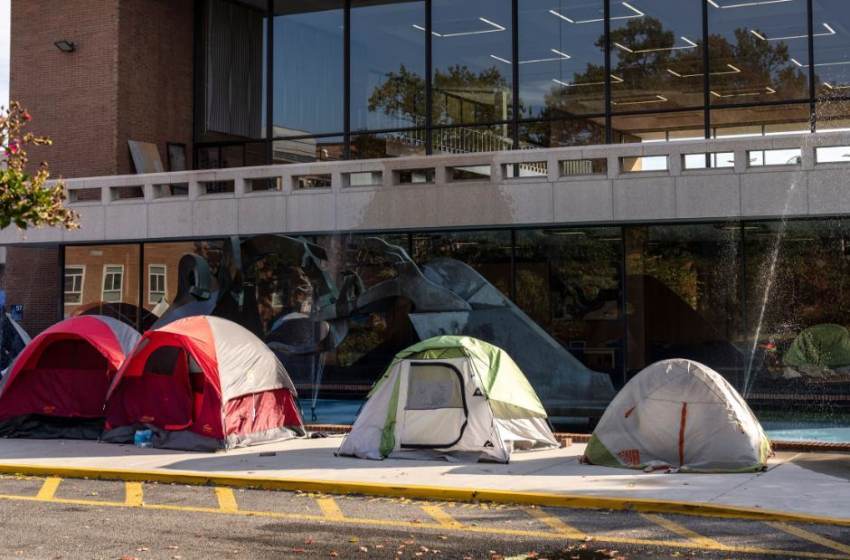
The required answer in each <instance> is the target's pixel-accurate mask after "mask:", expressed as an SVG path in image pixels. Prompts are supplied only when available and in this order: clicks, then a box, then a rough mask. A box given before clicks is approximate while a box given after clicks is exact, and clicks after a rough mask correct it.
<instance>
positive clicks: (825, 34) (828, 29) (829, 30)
mask: <svg viewBox="0 0 850 560" xmlns="http://www.w3.org/2000/svg"><path fill="white" fill-rule="evenodd" d="M823 26H824V27H825V28H826V31H825V32H821V33H813V34H812V37H829V36H830V35H835V29H833V28H832V27H830V26H829V24H828V23H824V24H823ZM750 33H752V34H753V35H755V36H756V37H758V38H759V39H761V40H762V41H788V40H790V39H808V38H809V36H808V35H789V36H788V37H765V36H764V35H762V34H761V33H759V32H758V31H756V30H755V29H750Z"/></svg>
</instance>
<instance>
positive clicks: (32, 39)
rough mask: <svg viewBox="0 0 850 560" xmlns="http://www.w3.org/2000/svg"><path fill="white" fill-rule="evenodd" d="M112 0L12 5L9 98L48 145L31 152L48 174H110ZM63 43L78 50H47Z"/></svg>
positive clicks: (24, 0) (114, 106) (18, 1)
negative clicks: (28, 116) (19, 105)
mask: <svg viewBox="0 0 850 560" xmlns="http://www.w3.org/2000/svg"><path fill="white" fill-rule="evenodd" d="M118 13H119V12H118V4H117V1H116V0H62V1H56V0H14V1H13V2H12V22H11V23H12V38H11V66H10V82H9V91H10V97H11V99H13V100H16V101H20V102H21V103H22V104H23V105H24V107H26V108H28V109H29V110H30V113H32V115H33V123H32V124H33V127H32V130H34V131H35V132H37V133H41V134H47V135H49V136H50V137H51V138H52V139H53V146H52V147H49V148H43V149H39V150H32V152H31V154H30V155H31V160H32V161H36V162H37V161H41V160H47V161H49V162H50V167H51V170H52V172H53V174H54V176H55V175H62V176H65V177H84V176H92V175H112V174H115V173H116V171H117V169H118V166H117V164H116V160H117V157H116V156H117V154H116V139H117V123H118ZM61 39H66V40H68V41H73V42H74V43H76V45H77V50H76V51H75V52H73V53H70V54H66V53H63V52H61V51H60V50H59V49H57V48H56V46H55V45H54V44H53V43H54V42H55V41H58V40H61Z"/></svg>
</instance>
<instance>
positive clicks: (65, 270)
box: [62, 264, 86, 307]
mask: <svg viewBox="0 0 850 560" xmlns="http://www.w3.org/2000/svg"><path fill="white" fill-rule="evenodd" d="M69 268H76V269H79V270H80V274H79V277H80V290H79V292H77V291H71V292H68V291H65V287H64V280H65V279H66V278H67V277H68V269H69ZM74 276H77V275H76V274H75V275H74ZM62 279H63V286H62V302H63V304H64V305H65V306H67V307H79V306H80V305H82V304H83V295H84V294H85V289H86V265H84V264H70V265H68V264H66V265H65V266H64V268H63V270H62ZM77 293H79V295H80V301H78V302H73V301H68V295H69V294H72V295H73V294H77Z"/></svg>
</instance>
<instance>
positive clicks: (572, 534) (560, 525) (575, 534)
mask: <svg viewBox="0 0 850 560" xmlns="http://www.w3.org/2000/svg"><path fill="white" fill-rule="evenodd" d="M525 511H527V512H528V513H529V515H531V516H533V517H536V518H537V519H539V520H540V521H542V522H543V523H545V524H546V525H548V526H549V527H551V528H553V529H555V530H556V531H558V534H560V535H563V536H564V537H566V538H568V539H576V540H579V541H581V540H584V539H586V538H587V535H585V534H584V533H582V532H581V531H579V530H578V529H576V528H575V527H572V526H571V525H567V524H566V523H564V522H563V521H561V520H560V519H559V518H557V517H555V516H554V515H550V514H549V513H548V512H547V511H546V510H543V509H539V508H526V509H525Z"/></svg>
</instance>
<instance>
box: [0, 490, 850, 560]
mask: <svg viewBox="0 0 850 560" xmlns="http://www.w3.org/2000/svg"><path fill="white" fill-rule="evenodd" d="M139 486H140V488H139V497H141V485H139ZM0 500H10V501H23V502H34V503H38V502H43V501H44V500H39V499H38V498H36V497H35V496H14V495H0ZM321 500H330V501H331V502H333V500H332V499H329V498H320V499H319V501H321ZM49 503H52V504H67V505H81V506H96V507H119V508H121V507H131V506H132V505H133V504H129V503H127V502H93V501H90V500H69V499H60V498H54V499H53V500H49ZM319 505H320V507H322V511H323V512H328V511H329V509H330V508H331V507H332V508H335V509H336V510H337V511H338V508H336V504H335V503H334V504H333V505H332V506H328V505H327V503H326V502H325V505H324V506H323V505H322V503H320V504H319ZM144 507H145V509H148V510H168V511H180V512H192V513H208V514H219V515H244V516H252V517H266V518H273V519H298V520H306V521H328V520H331V521H335V522H338V523H345V524H349V525H372V526H378V527H396V528H403V529H413V528H418V529H434V530H440V531H445V530H446V527H444V526H443V525H439V524H437V523H412V522H410V521H396V520H385V519H360V518H354V517H340V518H333V517H330V516H329V515H327V513H326V515H309V514H302V513H279V512H272V511H246V510H238V511H233V512H226V511H223V510H221V509H218V508H205V507H188V506H175V505H167V504H145V506H144ZM339 515H342V514H341V512H340V513H339ZM451 530H453V531H459V532H469V533H482V534H498V535H516V536H521V537H529V538H538V539H559V540H575V539H574V538H573V537H568V536H566V535H564V534H560V533H552V532H549V531H525V530H520V529H495V528H491V527H470V526H459V527H452V529H451ZM598 541H599V542H600V543H601V542H605V543H611V544H633V545H641V546H663V547H668V548H680V549H686V550H694V549H709V550H716V548H713V547H711V548H710V547H706V546H703V545H700V544H698V543H693V542H689V541H653V540H648V539H628V538H616V537H612V538H608V537H602V538H599V539H598ZM723 550H724V551H725V552H731V553H738V554H754V555H760V556H769V555H778V556H791V557H795V558H821V559H826V560H848V556H847V555H846V554H832V553H821V552H804V551H795V550H775V549H765V548H757V547H735V546H729V547H724V549H723Z"/></svg>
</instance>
